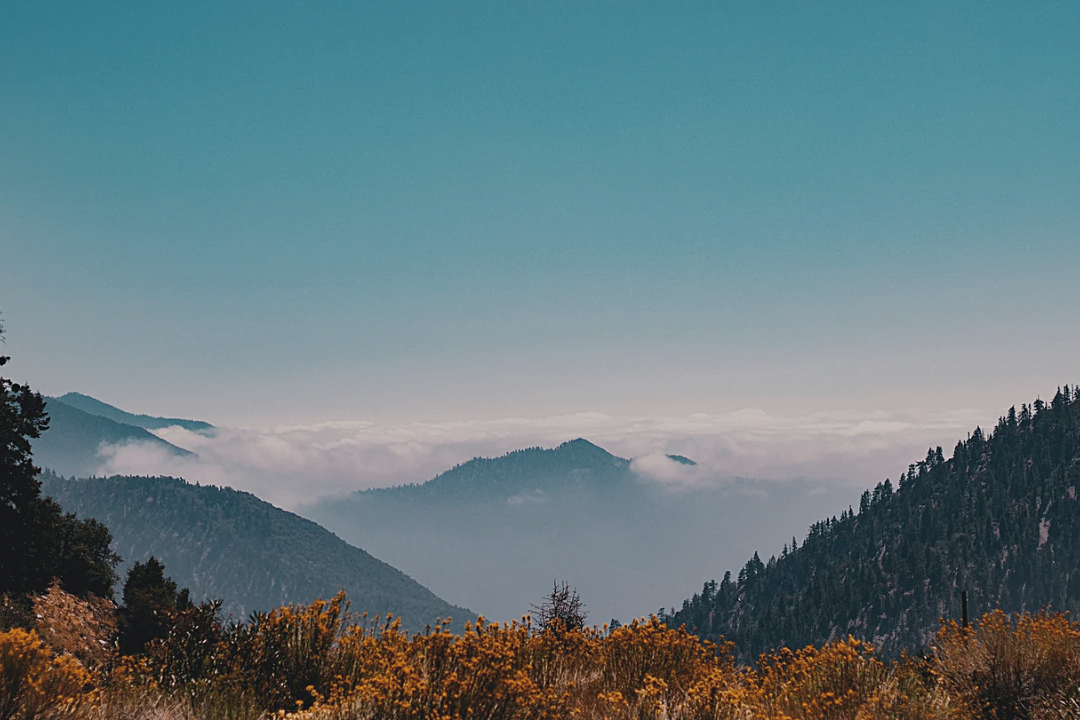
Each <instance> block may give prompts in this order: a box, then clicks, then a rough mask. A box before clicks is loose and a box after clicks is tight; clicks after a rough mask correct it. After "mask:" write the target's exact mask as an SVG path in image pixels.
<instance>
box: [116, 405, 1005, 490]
mask: <svg viewBox="0 0 1080 720" xmlns="http://www.w3.org/2000/svg"><path fill="white" fill-rule="evenodd" d="M988 420H992V417H987V414H986V413H980V412H976V411H963V412H955V413H948V414H937V415H926V416H918V417H914V416H910V417H901V416H897V415H894V414H890V413H872V414H858V413H818V414H812V415H803V416H783V415H772V414H769V413H765V412H763V411H761V410H754V409H748V410H740V411H737V412H733V413H728V414H716V415H706V414H697V415H690V416H685V417H656V418H616V417H611V416H608V415H603V414H600V413H583V414H577V415H564V416H557V417H549V418H535V419H528V418H505V419H496V420H484V421H461V422H445V423H407V424H397V425H391V424H380V423H374V422H367V421H353V422H326V423H317V424H312V425H295V426H278V427H224V428H218V430H217V431H216V432H215V433H214V434H213V435H210V436H205V435H200V434H197V433H192V432H189V431H187V430H184V429H183V428H179V427H173V428H167V429H164V430H161V431H158V435H160V436H161V437H162V438H163V439H165V440H167V441H169V442H171V443H173V444H175V445H178V446H180V447H183V448H186V449H188V450H191V451H193V452H195V453H197V455H198V457H197V458H183V457H175V456H173V455H170V454H168V453H165V452H162V451H161V450H160V449H157V448H153V447H150V446H147V445H122V446H116V447H110V448H105V449H104V450H103V459H104V467H103V468H102V470H101V472H103V473H107V474H111V473H120V474H135V473H138V474H170V475H175V476H180V477H184V478H186V479H187V480H189V481H191V482H196V481H197V482H201V483H203V484H216V485H228V486H231V487H235V488H237V489H241V490H248V491H250V492H253V493H255V494H256V495H258V496H260V497H263V498H265V499H267V500H269V501H270V502H273V503H275V504H279V505H283V506H285V507H296V506H298V505H302V504H304V503H306V502H310V501H312V500H314V499H315V498H316V497H319V496H322V495H328V494H335V493H342V492H346V491H350V490H356V489H361V488H369V487H379V486H386V485H393V484H399V483H405V482H423V481H425V480H428V479H430V478H431V477H433V476H435V475H436V474H438V473H439V472H442V471H443V470H446V469H448V468H450V467H452V466H453V465H455V464H457V463H461V462H464V461H466V460H469V459H470V458H472V457H475V456H478V455H479V456H495V455H501V454H503V453H505V452H508V451H510V450H515V449H518V448H523V447H531V446H536V445H541V446H545V447H551V446H554V445H557V444H559V443H561V442H564V441H566V440H570V439H573V438H576V437H584V438H587V439H589V440H591V441H592V442H594V443H596V444H598V445H600V446H602V447H604V448H606V449H607V450H609V451H610V452H613V453H615V454H617V455H621V456H622V457H629V458H637V460H636V461H635V463H634V470H635V471H636V472H638V473H639V475H641V476H642V477H644V478H647V479H651V480H654V481H656V482H660V483H664V484H666V485H668V486H670V487H689V486H693V485H695V484H698V483H701V482H706V481H709V480H715V479H723V478H731V477H755V478H769V479H792V478H805V479H809V480H814V481H819V482H840V483H846V484H853V485H859V486H867V485H872V484H874V483H877V482H879V481H880V480H882V479H883V478H884V477H885V476H886V475H891V476H895V475H896V473H897V472H898V471H900V470H902V469H904V468H906V467H907V465H908V463H910V462H913V461H915V460H919V459H922V458H923V457H924V456H925V453H926V449H927V448H928V447H930V446H936V445H942V446H944V447H945V450H946V455H948V454H949V452H950V451H951V448H952V446H953V444H955V442H956V441H957V440H958V439H960V438H962V437H966V433H967V432H968V431H969V430H970V429H972V428H974V427H975V425H977V424H979V423H983V424H985V423H986V422H987V421H988ZM669 453H670V454H680V455H685V456H687V457H689V458H691V459H693V460H695V461H697V462H698V463H699V465H698V466H687V465H681V464H679V463H676V462H674V461H672V460H670V459H668V458H667V457H665V455H666V454H669Z"/></svg>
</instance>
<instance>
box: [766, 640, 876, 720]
mask: <svg viewBox="0 0 1080 720" xmlns="http://www.w3.org/2000/svg"><path fill="white" fill-rule="evenodd" d="M887 678H888V668H886V666H885V664H884V663H882V662H881V660H879V659H878V658H877V657H876V656H875V655H874V651H873V648H872V647H870V646H869V645H867V644H866V643H863V642H862V641H860V640H856V639H854V638H852V637H850V636H848V638H847V639H846V640H836V641H834V642H831V643H829V644H827V645H825V646H824V647H822V648H821V649H820V650H819V649H818V648H815V647H813V646H810V647H806V648H803V649H802V650H799V651H798V652H792V651H791V650H789V649H787V648H784V649H782V650H780V651H779V652H774V653H772V654H770V655H767V656H763V657H762V658H761V661H760V663H759V670H758V672H757V673H755V674H754V675H752V676H751V681H752V683H753V686H754V689H755V690H756V691H757V695H758V697H757V701H758V702H759V703H760V704H761V706H762V707H763V708H764V709H765V710H766V711H767V712H768V713H769V714H770V715H773V716H782V717H790V718H800V719H803V718H805V719H807V720H809V719H811V718H813V719H815V720H818V719H820V720H854V718H856V717H857V716H858V714H859V712H860V711H861V710H862V709H863V708H864V707H865V706H866V705H868V704H869V703H870V702H871V700H872V699H873V698H874V696H875V693H876V692H877V691H878V690H879V688H880V687H881V686H882V685H883V684H884V683H885V681H886V679H887Z"/></svg>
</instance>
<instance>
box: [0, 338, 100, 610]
mask: <svg viewBox="0 0 1080 720" xmlns="http://www.w3.org/2000/svg"><path fill="white" fill-rule="evenodd" d="M3 332H4V328H3V325H0V340H2V339H3ZM9 360H10V358H8V357H6V356H0V366H3V365H6V364H7V363H8V361H9ZM48 427H49V416H48V414H47V413H46V412H45V400H44V398H42V397H41V395H40V394H39V393H36V392H34V391H33V390H31V388H30V386H29V385H23V384H20V383H17V382H14V381H12V380H9V379H7V378H4V377H0V594H5V593H10V594H12V595H16V596H18V595H24V594H26V593H31V592H41V591H43V590H45V588H46V587H48V585H49V583H51V582H52V580H53V578H59V579H60V582H61V584H62V585H63V587H64V589H66V590H67V591H68V592H72V593H75V594H78V595H85V594H87V593H94V594H97V595H102V596H109V595H112V588H113V585H114V584H115V582H116V573H115V570H114V568H115V567H116V563H117V562H118V561H119V559H120V558H119V557H118V556H117V555H116V554H115V553H113V552H112V551H111V550H110V549H109V544H110V542H111V541H112V536H111V535H110V533H109V530H108V528H106V527H105V526H104V525H102V524H101V523H99V522H97V521H95V520H90V519H87V520H78V519H77V518H76V517H75V516H74V515H72V514H70V513H68V514H65V513H64V512H63V511H62V510H61V509H60V506H59V505H57V504H56V503H55V502H53V501H52V500H50V499H48V498H42V497H41V483H40V482H39V481H38V473H39V472H40V469H39V468H38V467H36V466H35V465H34V462H33V454H32V448H31V441H32V440H35V439H37V438H39V437H41V433H43V432H45V431H46V430H47V429H48Z"/></svg>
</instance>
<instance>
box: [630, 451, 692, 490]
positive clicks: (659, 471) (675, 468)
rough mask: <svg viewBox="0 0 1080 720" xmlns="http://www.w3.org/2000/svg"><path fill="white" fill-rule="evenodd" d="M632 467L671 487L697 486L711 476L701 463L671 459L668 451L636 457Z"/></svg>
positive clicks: (651, 479)
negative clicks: (694, 463)
mask: <svg viewBox="0 0 1080 720" xmlns="http://www.w3.org/2000/svg"><path fill="white" fill-rule="evenodd" d="M630 469H631V470H632V471H633V472H634V473H636V474H637V475H638V476H640V477H642V478H645V479H646V480H650V481H652V482H655V483H659V484H660V485H664V486H667V487H671V488H690V487H697V486H700V485H702V484H704V483H706V482H707V481H708V480H709V479H710V477H709V474H708V473H707V472H706V470H705V468H704V467H702V466H701V465H687V464H686V463H681V462H679V461H677V460H673V459H671V458H670V457H669V456H668V455H667V454H666V453H662V452H652V453H649V454H647V455H642V456H641V457H636V458H634V459H633V461H631V463H630Z"/></svg>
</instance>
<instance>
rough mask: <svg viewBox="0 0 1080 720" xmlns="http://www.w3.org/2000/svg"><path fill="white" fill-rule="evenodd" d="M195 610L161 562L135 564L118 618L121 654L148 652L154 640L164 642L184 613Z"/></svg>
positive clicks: (186, 594)
mask: <svg viewBox="0 0 1080 720" xmlns="http://www.w3.org/2000/svg"><path fill="white" fill-rule="evenodd" d="M192 607H193V605H192V603H191V598H190V596H189V593H188V590H187V589H186V588H185V589H183V590H178V589H177V586H176V583H175V582H173V579H172V578H170V577H166V575H165V566H164V565H162V564H161V562H160V561H159V560H158V559H157V558H155V557H151V558H150V559H149V560H147V561H146V562H145V563H140V562H137V563H135V564H134V565H132V566H131V569H130V570H128V574H127V580H126V581H125V582H124V606H123V607H122V608H120V614H119V617H118V623H117V630H118V631H119V641H120V652H121V653H123V654H124V655H134V654H137V653H141V652H144V651H145V650H146V646H147V645H149V644H150V643H151V642H153V641H154V640H163V639H164V638H165V637H166V636H167V635H168V634H169V629H170V628H171V627H172V626H173V623H174V622H175V621H176V618H177V617H178V616H179V615H180V613H182V612H184V611H187V610H191V609H192Z"/></svg>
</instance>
